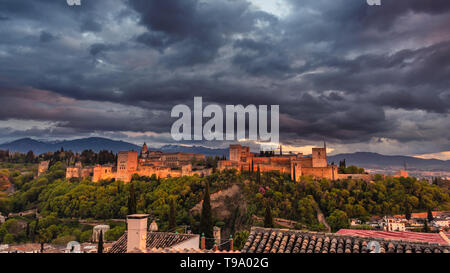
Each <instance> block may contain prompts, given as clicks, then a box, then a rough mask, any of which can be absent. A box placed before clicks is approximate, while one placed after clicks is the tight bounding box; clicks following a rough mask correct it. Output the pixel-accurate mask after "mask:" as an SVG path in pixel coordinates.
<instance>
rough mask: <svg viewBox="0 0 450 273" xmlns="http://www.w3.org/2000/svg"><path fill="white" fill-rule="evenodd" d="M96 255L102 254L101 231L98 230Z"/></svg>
mask: <svg viewBox="0 0 450 273" xmlns="http://www.w3.org/2000/svg"><path fill="white" fill-rule="evenodd" d="M97 253H103V230H100V235H99V237H98V246H97Z"/></svg>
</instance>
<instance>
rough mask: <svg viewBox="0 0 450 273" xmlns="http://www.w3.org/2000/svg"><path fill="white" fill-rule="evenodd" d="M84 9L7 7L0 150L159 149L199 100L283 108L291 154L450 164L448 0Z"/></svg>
mask: <svg viewBox="0 0 450 273" xmlns="http://www.w3.org/2000/svg"><path fill="white" fill-rule="evenodd" d="M81 2H82V5H81V6H68V5H67V3H66V1H65V0H34V1H26V0H3V1H1V2H0V37H1V39H0V64H1V65H0V101H1V104H2V107H1V108H0V142H4V141H8V140H13V139H16V138H20V137H24V136H27V137H34V138H46V139H61V138H66V139H69V138H77V137H84V136H92V135H96V136H106V137H111V138H116V139H123V140H128V141H133V142H137V143H139V142H143V141H144V140H146V141H147V142H151V143H153V144H154V145H161V144H164V143H169V142H171V138H170V135H169V132H170V127H171V125H172V123H173V122H174V119H171V118H170V110H171V108H172V107H173V106H174V105H176V104H179V103H183V104H188V105H192V103H193V97H194V96H202V97H203V100H204V103H217V104H220V105H225V104H244V105H247V104H256V105H260V104H267V105H271V104H279V105H280V114H281V115H280V130H281V131H280V138H281V142H282V143H283V144H284V145H286V146H289V147H293V149H295V147H303V146H308V145H318V144H319V143H321V142H322V141H323V140H324V139H325V140H327V142H328V143H329V146H330V147H333V149H334V152H352V151H374V152H380V153H385V154H409V155H412V154H421V155H423V154H436V155H439V154H441V155H443V154H448V153H445V152H446V151H450V144H449V143H450V142H449V135H448V128H449V126H450V119H449V118H448V117H449V111H450V87H449V86H450V28H449V27H448V26H449V25H450V2H449V1H448V0H433V1H423V0H395V1H394V0H383V1H382V5H381V6H369V5H367V3H366V1H365V0H352V1H349V0H302V1H300V0H209V1H206V0H164V1H160V0H82V1H81ZM196 144H204V145H210V146H211V145H219V144H218V143H216V142H213V143H196ZM223 145H225V144H223ZM299 149H300V148H299Z"/></svg>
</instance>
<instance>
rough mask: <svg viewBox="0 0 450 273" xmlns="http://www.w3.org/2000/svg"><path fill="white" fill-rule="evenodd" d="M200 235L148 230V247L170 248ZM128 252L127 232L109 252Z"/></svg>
mask: <svg viewBox="0 0 450 273" xmlns="http://www.w3.org/2000/svg"><path fill="white" fill-rule="evenodd" d="M196 236H198V235H193V234H179V233H169V232H148V233H147V249H152V248H156V249H158V248H170V247H173V246H175V245H177V244H180V243H182V242H184V241H186V240H189V239H192V238H194V237H196ZM126 252H127V232H126V231H125V233H124V234H123V235H122V236H121V237H120V238H119V240H117V241H116V242H115V243H114V244H113V246H112V247H111V249H110V250H109V253H126Z"/></svg>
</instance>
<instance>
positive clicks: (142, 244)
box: [127, 214, 149, 252]
mask: <svg viewBox="0 0 450 273" xmlns="http://www.w3.org/2000/svg"><path fill="white" fill-rule="evenodd" d="M148 216H149V215H148V214H132V215H128V216H127V225H128V232H127V252H132V251H136V250H139V251H145V250H146V248H147V218H148Z"/></svg>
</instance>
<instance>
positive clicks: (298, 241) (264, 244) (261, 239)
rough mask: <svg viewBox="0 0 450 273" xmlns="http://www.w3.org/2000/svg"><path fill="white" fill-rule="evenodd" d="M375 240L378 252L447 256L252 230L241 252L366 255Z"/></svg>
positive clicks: (425, 248) (433, 246) (394, 245)
mask: <svg viewBox="0 0 450 273" xmlns="http://www.w3.org/2000/svg"><path fill="white" fill-rule="evenodd" d="M370 241H376V242H378V243H379V244H380V246H381V248H380V252H381V253H450V246H448V245H445V246H444V245H439V244H437V243H423V242H421V243H418V242H411V241H407V240H392V239H385V238H372V237H362V236H354V235H344V234H336V233H319V232H310V231H296V230H285V229H266V228H259V227H253V228H252V229H251V232H250V236H249V238H248V240H247V242H246V243H245V246H244V248H243V249H242V251H241V252H242V253H369V252H370V250H369V249H368V247H367V246H368V244H369V242H370Z"/></svg>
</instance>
